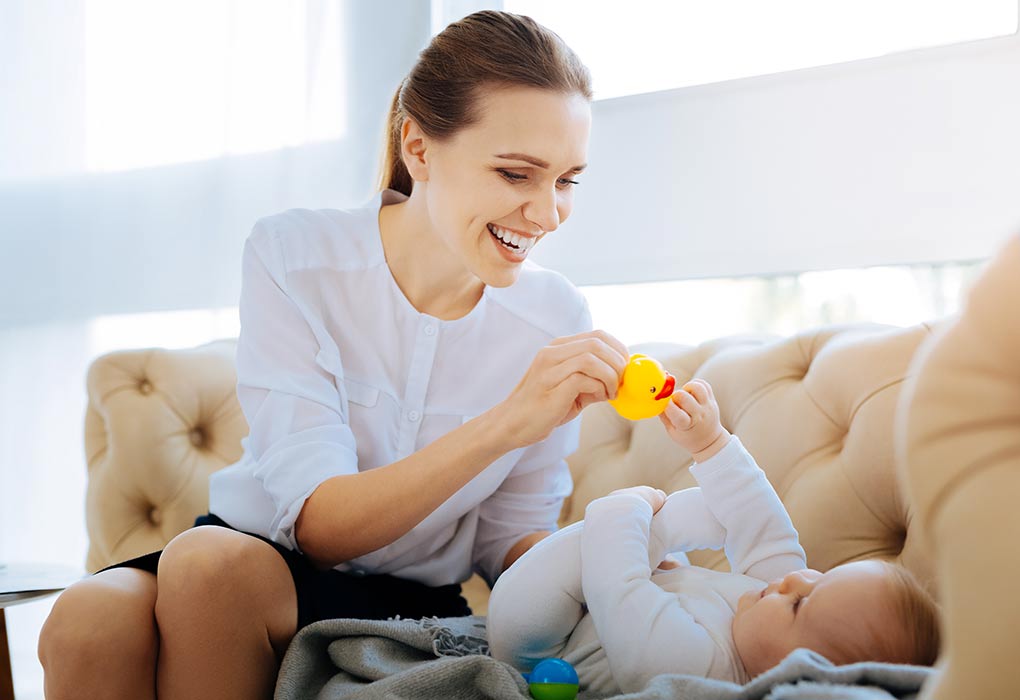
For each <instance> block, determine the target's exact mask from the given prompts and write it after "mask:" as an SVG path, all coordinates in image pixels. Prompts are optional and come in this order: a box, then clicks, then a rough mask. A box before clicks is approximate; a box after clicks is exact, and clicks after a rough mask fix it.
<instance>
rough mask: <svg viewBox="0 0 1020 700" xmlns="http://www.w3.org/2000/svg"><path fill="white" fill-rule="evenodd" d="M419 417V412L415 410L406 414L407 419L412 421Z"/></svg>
mask: <svg viewBox="0 0 1020 700" xmlns="http://www.w3.org/2000/svg"><path fill="white" fill-rule="evenodd" d="M419 418H421V414H420V413H418V412H417V411H411V412H410V413H408V414H407V420H409V421H411V422H412V423H414V422H416V421H417V420H418V419H419Z"/></svg>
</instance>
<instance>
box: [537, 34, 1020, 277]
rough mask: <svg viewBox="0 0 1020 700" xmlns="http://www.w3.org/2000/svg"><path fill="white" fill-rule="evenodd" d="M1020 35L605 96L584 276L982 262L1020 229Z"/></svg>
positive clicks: (581, 239) (592, 156) (587, 204)
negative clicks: (627, 94)
mask: <svg viewBox="0 0 1020 700" xmlns="http://www.w3.org/2000/svg"><path fill="white" fill-rule="evenodd" d="M1018 81H1020V37H1018V36H1016V35H1013V36H1010V37H1006V38H1000V39H990V40H984V41H977V42H970V43H966V44H957V45H954V46H948V47H940V48H934V49H924V50H917V51H911V52H906V53H901V54H895V55H891V56H884V57H880V58H875V59H870V60H865V61H856V62H853V63H847V64H841V65H833V66H824V67H820V68H812V69H807V70H802V71H796V72H792V73H784V74H778V75H771V76H764V77H756V78H748V79H742V80H734V81H729V82H725V83H718V84H714V85H706V86H700V87H691V88H682V89H678V90H669V91H663V92H657V93H649V94H644V95H636V96H632V97H623V98H617V99H612V100H606V101H602V102H598V103H596V104H594V106H593V129H592V137H591V145H590V149H589V163H590V166H589V171H588V172H586V173H585V174H584V175H583V176H582V178H581V180H582V184H581V185H580V186H579V188H578V193H577V195H576V200H577V201H576V206H575V213H574V215H573V217H572V218H571V219H570V220H569V221H568V222H567V223H566V224H565V225H564V226H563V227H562V229H561V230H560V231H559V232H557V235H555V236H550V237H549V238H547V239H546V240H545V241H543V244H542V245H541V246H539V247H538V248H536V250H535V253H534V256H535V259H536V260H538V261H539V262H540V263H542V264H545V265H547V266H549V267H552V268H554V269H557V270H560V271H562V272H563V273H565V274H566V275H567V276H568V277H570V278H571V279H572V280H573V281H574V282H575V283H578V284H604V283H618V282H634V281H652V280H668V279H680V278H697V277H713V276H734V275H744V274H769V273H782V272H797V271H803V270H820V269H832V268H846V267H855V266H868V265H883V264H897V263H920V262H935V261H952V260H968V259H979V258H983V257H986V256H987V255H989V254H990V253H991V252H992V251H993V250H994V248H995V247H996V246H997V244H998V243H999V242H1000V241H1001V240H1002V239H1003V238H1004V237H1005V236H1006V235H1008V234H1009V233H1011V232H1014V231H1016V230H1017V229H1020V196H1018V194H1017V183H1018V182H1020V129H1018V128H1017V125H1018V124H1020V89H1018V88H1017V86H1018V84H1020V83H1018Z"/></svg>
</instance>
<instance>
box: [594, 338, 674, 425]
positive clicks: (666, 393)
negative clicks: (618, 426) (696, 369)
mask: <svg viewBox="0 0 1020 700" xmlns="http://www.w3.org/2000/svg"><path fill="white" fill-rule="evenodd" d="M675 386H676V378H675V377H674V376H673V375H672V374H670V373H669V372H667V371H666V370H665V369H663V367H662V365H661V364H659V362H658V361H657V360H653V359H652V358H650V357H648V356H647V355H642V354H640V353H635V354H633V355H631V356H630V359H629V360H628V361H627V366H626V367H624V369H623V377H621V378H620V388H619V389H618V390H617V392H616V398H615V399H610V400H609V405H610V406H612V407H613V408H615V409H616V412H617V413H619V414H620V415H621V416H623V417H624V418H627V419H629V420H641V419H642V418H653V417H654V416H657V415H659V414H660V413H662V412H663V411H665V410H666V406H667V405H668V404H669V397H670V396H672V395H673V389H674V387H675Z"/></svg>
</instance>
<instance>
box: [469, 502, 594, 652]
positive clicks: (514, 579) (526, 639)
mask: <svg viewBox="0 0 1020 700" xmlns="http://www.w3.org/2000/svg"><path fill="white" fill-rule="evenodd" d="M582 525H583V523H580V522H578V523H574V524H573V525H570V526H568V527H565V528H563V529H562V530H559V531H558V532H555V533H553V534H552V535H550V536H549V537H546V538H545V539H544V540H542V541H540V542H539V543H538V544H536V545H535V546H534V547H532V548H531V549H529V550H528V551H527V552H525V553H524V555H523V556H522V557H521V558H520V559H518V560H517V561H516V562H514V564H513V566H511V567H510V568H509V569H507V570H506V571H505V572H503V574H502V575H501V576H500V577H499V578H498V579H497V580H496V585H495V586H493V588H492V594H491V595H490V597H489V614H488V623H487V624H488V637H489V652H490V653H491V654H492V656H493V658H496V659H499V660H500V661H505V662H506V663H508V664H510V665H512V666H514V667H515V668H517V669H520V670H522V671H530V670H531V669H532V667H534V665H535V664H536V663H538V662H539V661H541V660H542V659H547V658H550V657H556V656H559V655H560V654H561V652H562V651H563V648H564V647H565V646H566V643H567V640H568V639H569V638H570V634H571V633H572V632H573V631H574V628H575V627H577V623H578V622H579V621H580V620H581V617H582V616H583V615H584V613H585V609H584V596H583V595H582V593H581V526H582Z"/></svg>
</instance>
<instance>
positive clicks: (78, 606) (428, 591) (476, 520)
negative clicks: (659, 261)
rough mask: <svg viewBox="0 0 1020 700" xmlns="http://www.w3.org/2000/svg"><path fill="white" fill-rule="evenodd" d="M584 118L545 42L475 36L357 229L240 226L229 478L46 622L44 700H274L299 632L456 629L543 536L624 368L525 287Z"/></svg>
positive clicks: (421, 115)
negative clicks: (581, 424) (470, 595)
mask: <svg viewBox="0 0 1020 700" xmlns="http://www.w3.org/2000/svg"><path fill="white" fill-rule="evenodd" d="M590 99H591V89H590V85H589V78H588V73H587V70H586V69H585V68H584V66H583V65H582V64H581V63H580V62H579V61H578V59H577V58H576V56H575V55H574V54H573V53H572V52H571V51H570V49H569V48H567V47H566V46H565V45H564V44H563V43H562V41H561V40H560V39H559V38H558V37H557V36H556V35H554V34H552V33H551V32H549V31H548V30H546V29H544V28H542V27H540V26H539V25H537V24H536V23H535V22H533V21H532V20H530V19H528V18H525V17H520V16H515V15H510V14H505V13H499V12H480V13H477V14H474V15H471V16H469V17H467V18H465V19H463V20H461V21H459V22H457V23H455V24H453V25H451V26H449V27H447V28H446V29H445V30H444V31H443V32H442V33H440V34H439V35H437V36H436V37H435V38H434V39H433V41H432V43H431V44H430V46H429V47H428V48H427V49H426V50H425V51H423V52H422V54H421V56H420V59H419V61H418V63H417V64H416V65H415V67H414V68H413V69H412V71H411V72H410V74H409V75H408V77H407V78H406V79H405V80H404V82H403V84H402V85H401V87H400V89H399V90H398V92H397V94H396V96H395V97H394V100H393V105H392V108H391V115H390V121H389V136H388V139H387V149H386V150H387V155H386V159H385V162H384V174H383V178H382V182H381V185H382V188H381V190H382V191H381V192H380V193H379V194H378V195H377V196H376V197H375V198H374V199H373V201H372V202H371V203H370V204H369V205H368V206H367V207H365V208H363V209H359V210H353V211H328V210H324V211H314V212H313V211H304V210H291V211H288V212H284V213H282V214H278V215H276V216H272V217H269V218H267V219H263V220H261V221H259V222H258V223H257V224H256V226H255V229H254V230H253V232H252V234H251V236H250V237H249V238H248V240H247V242H246V244H245V250H244V257H243V262H242V266H243V274H242V292H241V301H240V313H241V335H240V338H239V341H238V350H237V370H238V398H239V400H240V403H241V406H242V408H243V410H244V413H245V417H246V418H247V420H248V424H249V427H250V434H249V435H248V437H247V438H245V440H244V457H243V458H242V459H241V461H240V462H238V463H237V464H235V465H232V466H231V467H228V468H227V469H224V470H222V471H221V472H218V473H217V474H215V475H214V477H213V478H212V479H211V482H210V515H207V516H203V517H201V518H199V519H198V521H197V522H196V527H195V528H192V529H190V530H188V531H185V532H183V533H181V534H180V535H179V536H177V537H176V538H175V539H174V540H173V541H171V542H170V543H169V544H168V545H167V547H166V549H165V550H163V551H162V552H155V553H153V554H150V555H146V556H144V557H140V558H139V559H136V560H132V561H131V562H126V563H125V564H123V565H118V566H116V567H112V568H111V569H108V570H105V571H103V572H100V573H98V574H96V575H95V576H92V577H91V578H89V579H87V580H84V581H82V582H79V583H78V584H76V585H74V586H72V587H71V588H69V589H68V590H67V591H66V592H65V593H64V594H63V595H62V596H61V597H60V599H58V601H57V603H56V604H55V606H54V608H53V611H52V613H51V615H50V618H49V619H48V620H47V622H46V625H45V627H44V629H43V632H42V635H41V637H40V644H39V655H40V659H41V661H42V663H43V666H44V668H45V671H46V675H45V684H46V696H47V698H50V700H58V699H59V698H63V697H72V696H73V697H125V698H134V699H137V698H146V697H150V698H151V697H159V698H178V697H180V698H189V699H191V700H194V699H195V698H202V697H210V698H228V697H238V698H253V697H269V696H270V695H271V694H272V690H273V686H274V682H275V678H276V673H277V669H278V666H279V662H280V660H281V658H282V656H283V653H284V651H285V650H286V648H287V645H288V643H289V642H290V640H291V638H292V637H293V636H294V634H295V633H296V631H297V630H298V629H299V628H300V627H301V626H303V625H305V624H309V623H310V622H314V621H316V620H319V619H324V618H332V617H362V618H386V617H390V616H392V615H398V614H399V615H401V616H404V617H421V616H425V615H437V616H452V615H466V614H470V610H469V609H468V608H467V605H466V604H465V602H464V600H463V598H462V597H461V596H460V586H459V584H460V582H461V581H464V580H465V579H467V578H468V577H469V576H470V574H471V571H472V569H474V570H476V571H479V572H480V573H482V574H483V575H484V576H485V577H486V578H487V579H488V580H489V581H490V583H491V582H492V581H493V580H494V579H495V578H496V577H497V576H498V575H499V573H500V572H501V571H503V570H504V569H506V568H507V567H508V566H510V564H512V563H513V562H514V560H516V559H517V558H518V557H519V556H520V555H521V554H522V553H523V552H525V551H526V550H527V549H528V548H529V547H530V546H531V545H533V544H534V543H535V542H537V541H538V540H540V539H541V538H542V537H544V536H545V535H546V534H548V532H549V530H550V529H552V528H554V527H555V521H556V516H557V514H558V511H559V508H560V504H561V502H562V499H563V498H564V496H565V495H566V494H567V493H568V492H569V491H570V488H571V482H570V475H569V472H568V470H567V468H566V464H565V462H564V458H565V457H566V455H568V454H569V453H570V452H571V451H572V450H573V448H574V447H575V444H576V439H577V424H576V422H575V421H574V420H573V419H574V418H575V417H576V416H577V414H578V413H579V412H580V410H581V409H582V408H584V406H586V405H587V404H589V403H591V402H593V401H600V400H605V399H607V398H611V397H613V396H614V395H615V393H616V387H617V384H618V381H619V377H620V374H621V373H622V371H623V366H624V363H625V358H626V357H627V349H626V348H625V347H624V346H623V345H622V344H621V343H619V342H618V341H617V340H615V339H613V338H612V337H610V336H609V335H607V334H605V333H602V332H599V331H591V330H590V317H589V314H588V312H587V307H586V305H585V303H584V300H583V297H582V296H581V295H580V293H579V292H578V291H577V290H575V289H574V288H573V287H572V286H571V285H570V284H569V283H568V282H567V281H566V280H565V279H563V278H562V277H560V276H559V275H556V274H555V273H551V272H548V271H545V270H542V269H541V268H539V267H537V266H535V265H533V264H531V263H528V262H526V258H527V255H528V252H529V251H530V249H531V247H532V246H533V245H535V244H536V243H539V242H540V241H541V239H542V237H543V236H545V235H546V234H548V233H550V232H552V231H554V230H555V229H556V228H557V227H558V226H559V224H560V223H561V222H562V221H563V220H564V219H566V218H567V216H568V215H569V214H570V210H571V205H572V188H573V186H574V185H575V184H576V181H575V180H573V178H574V176H575V175H576V174H577V173H579V172H581V170H583V169H584V165H585V155H586V149H587V141H588V131H589V124H590V108H589V101H590ZM522 375H523V376H522ZM157 564H158V566H157Z"/></svg>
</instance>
